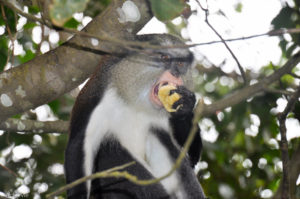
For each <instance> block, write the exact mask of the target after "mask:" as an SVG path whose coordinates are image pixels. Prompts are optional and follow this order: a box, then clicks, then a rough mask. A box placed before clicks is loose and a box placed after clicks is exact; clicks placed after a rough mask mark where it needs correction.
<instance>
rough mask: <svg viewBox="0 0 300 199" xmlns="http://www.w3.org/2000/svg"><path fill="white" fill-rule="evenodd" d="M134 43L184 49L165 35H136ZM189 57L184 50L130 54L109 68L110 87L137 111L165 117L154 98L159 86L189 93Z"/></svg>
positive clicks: (173, 39)
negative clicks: (139, 42)
mask: <svg viewBox="0 0 300 199" xmlns="http://www.w3.org/2000/svg"><path fill="white" fill-rule="evenodd" d="M137 40H139V41H142V42H146V43H150V44H153V45H160V46H165V47H167V46H174V45H184V43H183V42H182V41H181V40H180V39H179V38H177V37H175V36H171V35H167V34H150V35H139V36H138V37H137ZM192 63H193V54H192V53H191V52H190V51H189V50H188V49H187V48H161V49H147V50H142V51H141V52H138V53H134V54H130V55H128V56H126V57H125V58H124V59H122V60H121V61H120V62H119V63H118V64H116V65H115V66H114V67H113V68H112V74H111V75H112V82H113V87H116V88H117V92H118V94H119V95H120V96H121V97H122V98H123V99H124V101H125V102H128V105H133V106H135V107H136V108H137V109H140V110H141V111H145V110H146V111H147V112H153V113H154V114H157V113H166V111H165V110H164V109H163V106H162V103H161V101H160V100H159V98H158V90H159V87H160V86H161V85H164V84H170V85H173V86H175V87H177V86H184V87H186V88H188V89H192V76H191V66H192Z"/></svg>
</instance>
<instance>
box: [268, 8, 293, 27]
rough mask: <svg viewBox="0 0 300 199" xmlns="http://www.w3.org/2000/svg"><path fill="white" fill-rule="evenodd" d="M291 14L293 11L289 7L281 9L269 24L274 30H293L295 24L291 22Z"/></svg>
mask: <svg viewBox="0 0 300 199" xmlns="http://www.w3.org/2000/svg"><path fill="white" fill-rule="evenodd" d="M293 13H294V10H293V9H292V8H290V7H285V8H282V9H281V11H280V12H279V14H278V15H277V16H276V17H275V18H274V19H273V20H272V22H271V24H272V25H274V29H280V28H294V27H295V23H294V22H293V20H292V19H293V17H292V15H293Z"/></svg>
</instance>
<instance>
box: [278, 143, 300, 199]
mask: <svg viewBox="0 0 300 199" xmlns="http://www.w3.org/2000/svg"><path fill="white" fill-rule="evenodd" d="M289 162H290V164H289V174H290V178H289V184H290V195H291V199H298V198H297V186H296V182H297V179H298V177H299V174H300V145H298V147H297V149H296V150H295V151H294V153H293V155H292V158H291V159H290V161H289ZM282 184H283V180H281V182H280V186H279V188H278V190H277V192H276V194H275V195H274V196H273V199H281V194H282V193H281V192H282V186H283V185H282Z"/></svg>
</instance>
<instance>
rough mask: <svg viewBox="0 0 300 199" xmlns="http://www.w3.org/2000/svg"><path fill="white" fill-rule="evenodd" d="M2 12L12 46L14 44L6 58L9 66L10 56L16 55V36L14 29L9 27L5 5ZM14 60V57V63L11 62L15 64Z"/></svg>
mask: <svg viewBox="0 0 300 199" xmlns="http://www.w3.org/2000/svg"><path fill="white" fill-rule="evenodd" d="M1 12H2V17H3V20H4V22H5V27H6V30H7V33H8V37H9V39H10V41H11V46H12V48H11V49H10V48H9V51H8V54H7V59H6V64H5V66H7V64H8V62H9V60H10V57H12V58H13V57H14V49H15V38H14V36H13V34H12V31H11V30H10V27H9V24H8V20H7V17H6V14H5V9H4V6H3V5H1ZM15 20H16V19H15ZM16 21H17V20H16ZM10 52H11V53H10ZM13 61H14V59H12V63H11V64H12V65H13V64H14V63H13Z"/></svg>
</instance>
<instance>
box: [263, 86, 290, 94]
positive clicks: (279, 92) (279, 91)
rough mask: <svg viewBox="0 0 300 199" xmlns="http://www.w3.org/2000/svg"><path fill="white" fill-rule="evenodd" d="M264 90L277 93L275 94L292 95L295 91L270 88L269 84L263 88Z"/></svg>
mask: <svg viewBox="0 0 300 199" xmlns="http://www.w3.org/2000/svg"><path fill="white" fill-rule="evenodd" d="M263 90H264V91H265V92H268V93H275V94H282V95H292V94H293V92H290V91H286V90H281V89H274V88H269V87H268V86H265V87H264V88H263Z"/></svg>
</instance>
